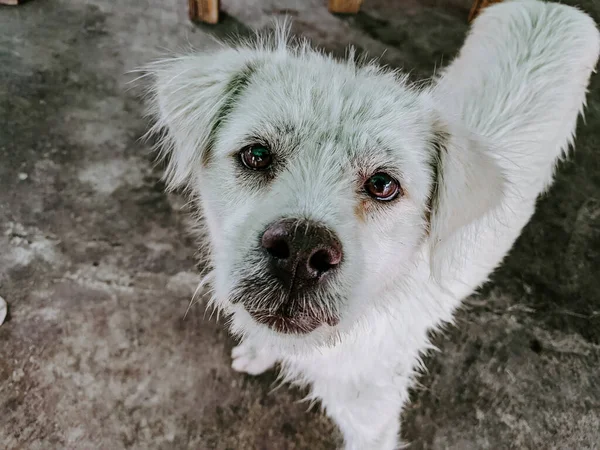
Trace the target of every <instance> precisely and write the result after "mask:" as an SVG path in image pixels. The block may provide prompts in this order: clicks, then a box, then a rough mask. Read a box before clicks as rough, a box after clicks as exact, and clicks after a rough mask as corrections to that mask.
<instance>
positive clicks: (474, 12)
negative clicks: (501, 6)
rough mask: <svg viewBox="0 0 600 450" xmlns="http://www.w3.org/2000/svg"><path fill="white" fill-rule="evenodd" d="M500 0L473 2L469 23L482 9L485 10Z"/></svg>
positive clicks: (478, 0) (477, 0) (476, 0)
mask: <svg viewBox="0 0 600 450" xmlns="http://www.w3.org/2000/svg"><path fill="white" fill-rule="evenodd" d="M501 1H502V0H475V1H474V2H473V6H471V11H470V12H469V23H471V22H472V21H473V20H475V18H476V17H477V16H478V15H479V13H480V12H481V10H482V9H483V8H486V7H488V6H490V5H492V4H494V3H500V2H501Z"/></svg>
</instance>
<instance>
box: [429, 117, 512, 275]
mask: <svg viewBox="0 0 600 450" xmlns="http://www.w3.org/2000/svg"><path fill="white" fill-rule="evenodd" d="M436 126H437V138H436V142H435V147H436V153H437V155H436V159H437V161H436V162H437V164H436V166H435V171H434V172H435V177H436V179H435V180H434V188H433V192H432V198H431V212H430V234H429V238H430V258H431V261H430V263H431V269H432V273H433V275H434V277H435V278H436V279H437V280H438V281H442V278H443V274H444V273H445V272H446V271H447V270H448V269H450V268H452V266H455V265H457V264H460V263H461V256H462V255H461V253H462V251H461V250H462V249H463V248H464V245H465V244H467V245H468V242H466V241H465V239H466V238H468V232H467V229H466V227H467V226H469V225H471V224H473V223H474V222H476V221H477V220H478V219H480V218H482V217H483V216H484V215H485V214H486V213H488V212H489V211H491V210H493V209H494V208H495V207H496V206H498V205H499V204H500V202H501V200H502V195H503V190H504V178H503V175H502V172H501V170H500V167H499V166H498V165H497V163H496V162H495V160H494V158H493V156H491V155H490V154H489V149H488V148H486V146H485V145H484V144H483V143H482V142H480V141H479V140H478V139H477V138H476V137H474V136H470V135H469V133H468V132H466V131H465V130H464V129H462V127H461V126H460V125H459V124H457V123H451V122H449V121H447V120H438V122H437V125H436Z"/></svg>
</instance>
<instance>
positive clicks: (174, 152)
mask: <svg viewBox="0 0 600 450" xmlns="http://www.w3.org/2000/svg"><path fill="white" fill-rule="evenodd" d="M254 55H255V54H254V53H253V52H252V51H251V50H249V49H245V48H226V49H222V50H220V51H217V52H213V53H206V54H196V55H191V56H183V57H177V58H171V59H166V60H161V61H157V62H155V63H153V64H151V65H150V66H148V68H147V71H148V72H149V74H150V75H151V76H152V78H153V80H152V85H151V87H150V90H149V98H150V102H149V103H150V115H151V116H152V117H153V119H154V121H155V125H154V127H153V128H152V130H151V131H150V133H153V134H156V135H158V136H159V137H160V139H159V147H160V150H161V156H163V157H165V159H166V160H167V168H166V173H165V176H166V180H167V184H168V186H169V188H170V189H174V188H177V187H181V186H186V185H188V184H189V181H190V180H191V179H192V177H193V175H194V174H196V173H197V171H198V170H199V169H200V168H201V167H202V165H206V164H207V163H208V162H209V161H210V157H211V150H212V148H211V147H212V145H213V144H214V139H215V136H216V133H217V131H218V128H219V125H220V124H221V122H222V121H223V119H224V118H225V117H226V116H227V114H228V113H229V112H230V110H231V108H232V106H233V105H234V103H235V101H236V98H237V97H238V96H239V95H240V94H241V92H242V90H243V89H244V88H245V87H246V86H247V85H248V83H249V82H250V79H251V77H252V74H253V72H254V70H255V67H256V66H255V64H256V62H255V61H254V62H253V60H254Z"/></svg>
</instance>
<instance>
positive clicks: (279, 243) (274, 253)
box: [261, 219, 343, 288]
mask: <svg viewBox="0 0 600 450" xmlns="http://www.w3.org/2000/svg"><path fill="white" fill-rule="evenodd" d="M261 243H262V247H263V248H264V249H265V250H266V251H267V253H268V254H269V257H270V262H271V265H272V268H273V270H274V272H275V275H276V276H277V277H278V278H279V279H280V280H281V281H282V282H283V283H284V284H285V285H286V286H288V287H290V288H291V287H295V288H300V287H302V286H304V285H306V284H310V283H311V282H316V281H319V280H321V279H322V278H323V276H324V275H325V274H328V273H330V272H332V271H333V270H334V269H335V268H336V267H338V266H339V265H340V263H341V261H342V257H343V252H342V245H341V243H340V241H339V239H338V238H337V237H336V235H335V233H333V231H331V230H330V229H328V228H327V227H325V226H323V225H320V224H318V223H316V222H313V221H309V220H296V219H282V220H279V221H277V222H274V223H272V224H271V225H270V226H269V227H268V228H267V229H266V230H265V232H264V233H263V235H262V242H261Z"/></svg>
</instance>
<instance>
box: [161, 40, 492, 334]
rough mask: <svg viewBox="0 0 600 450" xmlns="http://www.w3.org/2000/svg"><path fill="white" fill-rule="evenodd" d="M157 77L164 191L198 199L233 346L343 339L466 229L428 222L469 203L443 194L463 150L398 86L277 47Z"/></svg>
mask: <svg viewBox="0 0 600 450" xmlns="http://www.w3.org/2000/svg"><path fill="white" fill-rule="evenodd" d="M154 72H155V74H156V78H157V82H156V85H155V91H154V93H155V98H156V101H155V105H156V106H157V111H156V115H157V116H158V125H157V126H158V127H161V128H165V129H166V143H167V146H166V148H167V151H169V152H170V155H169V156H170V162H169V176H170V181H171V182H172V184H173V185H179V184H186V185H187V186H188V187H189V188H190V189H191V190H192V191H193V192H194V194H196V196H197V198H198V202H199V207H200V208H201V210H202V214H203V219H204V222H205V226H206V231H207V237H208V241H209V245H210V254H211V262H212V267H213V273H212V275H211V276H212V278H213V289H214V295H213V301H214V302H215V304H216V306H217V307H218V308H220V309H221V310H223V311H225V312H227V313H229V314H230V315H231V319H232V324H233V329H234V330H235V331H237V332H239V333H254V334H256V333H262V334H263V335H264V336H265V337H268V338H269V339H272V338H275V339H278V340H279V341H281V342H293V343H297V342H309V341H310V342H313V341H314V340H315V339H316V340H319V341H322V340H324V339H325V340H326V339H327V338H329V337H332V336H335V335H338V336H339V334H340V333H339V332H340V331H344V330H347V329H349V328H351V327H352V326H353V324H355V323H356V322H357V320H359V319H360V317H361V316H362V315H364V313H365V311H367V310H368V309H369V308H377V307H385V306H386V305H382V304H381V303H380V300H379V297H380V296H381V297H382V298H383V293H384V292H386V291H389V290H390V289H397V288H398V286H399V285H401V284H402V283H403V277H405V276H407V274H408V273H409V272H410V270H411V268H413V267H414V265H415V264H416V260H417V259H418V258H422V257H423V249H424V248H425V247H426V245H425V244H426V243H428V242H431V236H432V233H434V235H435V237H434V239H436V240H437V241H441V238H442V237H443V236H444V235H447V234H448V233H449V232H452V231H453V230H452V228H456V227H457V225H456V224H453V219H450V218H448V217H446V218H445V219H444V218H443V215H444V214H445V215H448V212H447V211H444V210H443V209H442V208H439V209H440V211H439V212H436V211H431V207H432V205H433V206H434V208H435V205H436V204H437V203H440V202H446V201H447V197H448V196H450V197H453V196H456V195H457V193H458V194H460V186H458V187H450V189H449V190H448V189H446V190H444V189H440V188H439V187H438V177H439V174H438V171H439V170H440V161H441V160H443V159H444V158H443V155H441V153H444V154H447V153H448V151H447V150H448V145H449V143H450V142H452V141H453V140H454V141H456V139H455V138H453V137H452V136H451V135H450V134H449V128H448V125H447V124H446V123H445V122H443V121H441V120H440V114H439V112H438V111H436V109H435V108H433V107H432V99H431V95H430V94H429V93H428V92H422V91H419V90H416V89H413V88H411V87H410V86H408V85H407V84H406V82H405V80H404V79H403V78H400V77H398V76H397V75H396V74H393V73H389V72H383V71H381V70H378V69H376V68H374V67H373V66H365V67H358V66H356V65H354V64H349V63H340V62H337V61H334V60H333V59H331V58H328V57H325V56H323V55H322V54H320V53H316V52H314V51H311V50H308V49H307V48H301V49H295V50H290V49H289V48H285V47H283V46H275V47H274V48H271V49H266V48H265V47H263V48H259V49H256V48H254V49H252V48H237V49H225V50H223V51H221V52H218V53H213V54H210V55H202V56H193V57H186V58H179V59H175V60H173V61H171V62H169V63H167V64H164V63H163V64H162V65H159V66H157V68H156V69H155V70H154ZM461 142H462V141H461ZM464 142H467V140H466V139H464ZM468 146H469V145H468V144H464V147H468ZM465 151H467V152H468V149H465ZM440 152H441V153H440ZM461 170H462V169H461ZM450 172H451V171H450ZM488 182H489V180H486V183H488ZM467 209H468V208H467ZM478 209H479V208H478ZM431 213H433V214H434V215H437V216H442V217H441V218H440V221H442V220H445V221H446V222H447V223H446V225H445V226H444V227H436V226H435V223H432V222H431V220H430V214H431ZM461 214H463V212H462V211H461ZM466 215H469V213H466ZM454 222H457V223H458V222H461V219H458V220H456V219H454ZM461 223H462V222H461Z"/></svg>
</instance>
